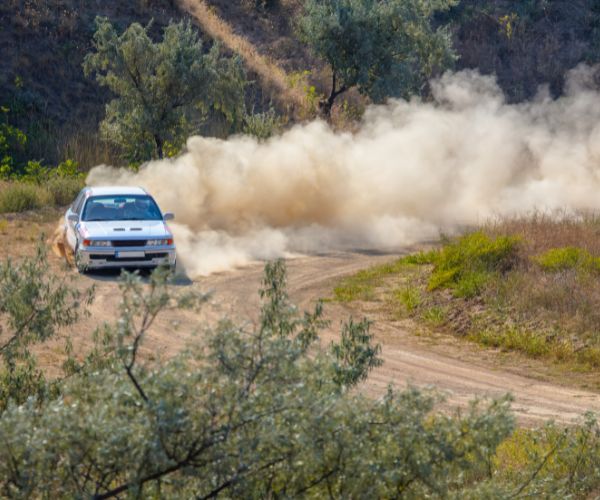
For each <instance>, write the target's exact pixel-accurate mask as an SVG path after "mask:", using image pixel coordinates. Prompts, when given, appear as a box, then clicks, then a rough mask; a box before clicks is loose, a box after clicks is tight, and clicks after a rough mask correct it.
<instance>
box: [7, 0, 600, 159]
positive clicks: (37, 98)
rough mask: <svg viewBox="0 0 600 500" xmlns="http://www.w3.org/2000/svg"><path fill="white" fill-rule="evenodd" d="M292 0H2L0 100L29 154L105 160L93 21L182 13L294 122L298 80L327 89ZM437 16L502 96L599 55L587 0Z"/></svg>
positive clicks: (592, 5)
mask: <svg viewBox="0 0 600 500" xmlns="http://www.w3.org/2000/svg"><path fill="white" fill-rule="evenodd" d="M301 10H302V1H301V0H277V1H271V2H266V3H265V5H262V4H261V3H260V2H253V1H250V0H237V1H231V0H208V1H203V0H178V1H175V0H138V1H135V2H126V3H124V2H109V1H102V2H101V1H87V2H82V1H78V0H52V1H51V0H40V1H35V2H34V1H26V0H10V1H7V2H2V4H1V5H0V22H1V23H2V29H1V30H0V50H1V51H2V54H3V57H2V58H0V104H2V105H3V106H5V107H8V108H10V116H9V120H10V122H11V123H13V124H15V125H17V126H19V127H21V128H23V129H24V130H25V131H26V132H27V133H28V136H29V139H30V141H29V145H28V148H27V152H26V154H24V156H26V157H27V158H37V159H44V160H45V161H46V162H48V163H57V162H58V161H61V160H63V159H64V158H66V157H71V158H74V159H75V160H77V161H79V162H80V163H81V164H83V165H84V166H86V167H87V166H91V165H93V164H95V163H99V162H108V161H111V160H113V159H114V158H113V154H112V152H111V150H110V148H109V147H107V146H106V145H105V144H103V143H101V142H100V140H99V139H98V137H97V134H96V131H97V124H98V122H99V121H100V120H101V119H102V117H103V113H104V104H105V103H106V102H107V100H108V98H109V95H108V93H107V91H106V90H105V89H101V88H99V87H98V86H97V85H96V83H95V82H94V81H92V80H90V79H86V78H85V77H84V75H83V72H82V69H81V63H82V60H83V58H84V56H85V54H86V53H87V52H89V50H90V48H91V45H90V41H91V37H92V35H93V31H94V18H95V17H96V16H97V15H100V16H107V17H108V18H109V19H111V21H112V22H114V23H115V24H116V25H117V26H118V27H120V28H125V27H126V26H128V25H129V24H130V23H132V22H134V21H137V22H140V23H142V24H147V23H148V22H150V21H151V20H152V21H153V34H155V35H156V36H157V37H158V36H159V35H160V33H161V31H162V29H163V27H164V26H165V25H166V24H167V23H168V22H169V21H170V20H172V19H173V20H179V19H183V18H191V19H192V20H193V22H194V23H196V24H197V25H198V26H199V28H200V31H201V32H202V34H203V37H204V39H205V40H206V41H207V46H208V45H210V43H212V41H213V39H217V40H219V41H220V42H222V43H223V45H224V46H225V47H226V48H227V49H228V50H229V51H230V52H232V53H233V52H235V53H238V54H239V55H240V56H241V57H242V59H243V60H244V62H245V65H246V67H247V70H248V73H249V75H248V76H249V79H250V80H251V81H253V82H254V84H253V85H251V86H250V88H249V89H248V92H247V94H248V107H249V108H250V109H255V110H259V111H260V110H262V109H266V108H268V107H269V106H271V105H274V106H275V107H276V108H277V110H278V111H279V112H280V113H283V114H286V115H288V116H289V118H290V119H291V120H292V121H293V120H296V119H298V118H301V119H302V118H306V117H307V115H306V114H305V113H304V114H302V113H298V109H299V108H300V107H301V106H302V101H303V99H304V98H305V94H306V88H307V85H309V84H310V85H315V88H316V92H317V93H324V92H326V91H327V85H328V81H329V74H328V70H327V68H326V66H325V64H324V63H323V62H322V61H319V60H318V59H317V58H315V57H314V56H313V55H311V53H310V52H309V50H308V49H307V47H305V46H304V45H303V44H302V43H300V42H299V41H298V39H297V37H296V34H295V19H296V17H297V15H298V14H299V13H300V12H301ZM436 22H438V23H440V24H448V26H449V30H450V31H451V33H452V38H453V41H454V45H455V49H456V52H457V54H458V56H459V57H458V59H457V62H456V69H463V68H474V69H478V70H479V71H480V72H482V73H484V74H495V75H497V77H498V80H499V83H500V85H501V87H502V89H503V90H504V91H505V93H506V95H507V97H508V99H509V100H510V101H513V102H515V101H522V100H525V99H529V98H531V97H533V96H534V95H535V94H536V92H537V90H538V88H539V86H540V85H542V84H548V87H549V89H550V91H551V93H552V94H553V95H555V96H556V95H560V93H561V92H562V90H563V85H564V75H565V73H566V72H567V71H568V70H569V69H571V68H573V67H575V66H576V65H577V64H579V63H580V62H590V63H594V62H596V61H597V59H598V54H599V52H598V47H599V40H600V37H599V33H600V31H599V27H600V7H598V6H597V3H596V2H593V1H591V0H576V1H565V0H558V1H553V2H538V1H528V2H516V1H509V0H486V1H484V2H481V1H477V0H463V1H462V2H460V3H459V4H458V5H457V6H456V7H454V8H452V9H451V10H450V11H449V12H447V13H445V14H443V15H441V16H439V17H438V18H437V19H436Z"/></svg>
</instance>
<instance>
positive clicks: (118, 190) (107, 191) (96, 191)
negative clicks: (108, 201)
mask: <svg viewBox="0 0 600 500" xmlns="http://www.w3.org/2000/svg"><path fill="white" fill-rule="evenodd" d="M86 194H87V196H110V195H119V196H125V195H132V194H135V195H140V194H142V195H147V194H148V193H147V192H146V190H145V189H142V188H141V187H137V186H101V187H89V188H86Z"/></svg>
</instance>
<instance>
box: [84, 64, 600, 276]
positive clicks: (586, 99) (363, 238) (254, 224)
mask: <svg viewBox="0 0 600 500" xmlns="http://www.w3.org/2000/svg"><path fill="white" fill-rule="evenodd" d="M593 74H594V71H593V70H592V69H591V68H587V67H583V66H582V67H578V68H576V69H575V70H573V71H572V72H571V74H570V76H569V81H568V84H567V88H566V93H565V95H564V96H563V97H561V98H559V99H556V100H553V99H551V98H550V97H549V94H548V92H546V91H544V89H540V92H539V94H538V96H537V98H536V99H535V100H533V101H532V102H528V103H524V104H507V103H506V101H505V99H504V96H503V94H502V92H501V90H500V89H499V87H498V86H497V84H496V82H495V80H494V79H493V78H492V77H485V76H481V75H480V74H478V73H476V72H472V71H466V72H460V73H455V74H446V75H445V76H443V77H442V78H441V79H440V80H438V81H436V82H434V83H433V84H432V85H433V99H432V101H431V102H422V101H420V100H417V99H415V100H412V101H410V102H407V101H402V100H393V101H390V102H389V103H388V104H387V105H384V106H372V107H370V108H369V109H368V110H367V112H366V114H365V117H364V120H363V122H362V124H361V125H360V127H359V129H358V130H357V131H356V132H354V133H352V134H351V133H340V132H335V131H333V130H332V129H331V128H330V127H329V126H328V125H327V124H325V123H324V122H322V121H315V122H312V123H308V124H304V125H297V126H295V127H294V128H292V129H291V130H289V131H287V132H286V133H284V134H283V135H281V136H278V137H274V138H272V139H270V140H268V141H266V142H257V141H256V140H254V139H252V138H249V137H243V136H236V137H233V138H230V139H228V140H218V139H213V138H203V137H191V138H190V139H189V140H188V142H187V152H185V153H184V154H182V155H181V156H180V157H178V158H176V159H172V160H162V161H154V162H150V163H148V164H147V165H145V166H144V167H143V168H142V169H140V171H139V172H138V173H133V172H131V171H127V170H123V169H115V168H112V167H108V166H98V167H95V168H94V169H92V170H91V172H90V174H89V177H88V184H90V185H107V184H126V185H140V186H143V187H145V188H146V189H148V190H149V192H150V193H152V194H153V195H154V196H155V198H156V199H157V201H158V202H159V204H160V205H161V207H162V209H163V210H165V211H173V212H175V213H176V223H175V224H172V226H171V227H172V230H173V232H174V234H175V238H176V243H177V245H178V250H179V252H180V259H181V260H182V261H183V263H184V265H185V268H186V271H187V272H188V274H190V275H191V276H198V275H206V274H209V273H211V272H215V271H221V270H226V269H230V268H232V267H235V266H240V265H244V264H246V263H248V262H249V261H253V260H256V259H270V258H274V257H277V256H285V255H291V254H294V253H303V252H315V251H326V250H333V249H348V248H363V249H364V248H376V249H380V250H388V249H394V248H397V247H402V246H405V245H408V244H413V243H416V242H418V241H422V240H425V239H430V238H436V237H437V236H438V235H439V232H440V231H444V232H448V233H451V232H453V231H455V230H456V229H457V228H460V227H463V226H465V225H472V224H476V223H478V222H481V221H483V220H485V219H487V218H489V217H491V216H497V215H510V214H515V213H522V212H526V211H530V210H533V209H537V210H549V211H551V210H573V211H575V210H590V209H591V210H595V209H599V208H600V93H599V92H598V91H597V90H595V89H594V85H593Z"/></svg>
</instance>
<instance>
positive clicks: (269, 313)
mask: <svg viewBox="0 0 600 500" xmlns="http://www.w3.org/2000/svg"><path fill="white" fill-rule="evenodd" d="M28 279H34V278H33V277H29V278H28ZM122 290H123V302H122V306H121V314H120V316H121V317H120V319H119V321H118V322H117V323H116V325H115V326H114V327H107V329H106V330H105V331H103V332H102V335H101V336H100V337H101V338H102V341H101V342H100V343H99V344H98V345H97V346H96V348H95V349H94V351H93V352H92V353H90V355H89V356H88V357H87V358H86V359H85V360H83V361H82V362H77V361H76V360H74V359H71V360H70V364H69V371H68V373H69V374H70V375H69V376H68V377H67V378H66V379H64V380H63V381H61V382H59V383H57V384H56V392H58V396H55V395H53V394H51V393H44V394H40V395H39V396H37V397H33V396H32V397H31V398H29V399H28V400H27V401H26V402H25V403H24V404H21V405H20V406H18V405H17V404H16V402H15V403H12V404H10V405H9V407H8V409H6V410H5V411H4V412H3V413H2V414H1V416H0V439H1V440H2V443H3V446H2V447H1V449H0V491H2V494H3V495H6V496H11V497H14V496H16V497H31V496H85V497H90V496H94V497H96V498H108V497H113V496H117V495H123V494H132V495H142V496H147V495H150V496H152V495H167V496H182V497H183V496H185V497H189V496H190V495H191V496H197V497H199V498H210V497H215V496H217V495H219V494H224V495H227V496H245V497H265V496H320V495H324V494H328V493H330V494H332V495H334V496H344V497H346V496H351V497H365V496H367V497H373V496H385V497H387V496H391V495H393V494H395V493H397V492H399V491H400V492H402V493H403V494H404V495H408V496H422V495H427V494H434V495H439V494H443V492H445V491H448V489H449V488H451V487H452V488H454V487H459V488H460V487H463V486H465V473H473V474H475V473H476V472H477V471H478V470H479V469H480V464H481V463H482V461H485V462H489V460H490V454H491V453H493V450H495V449H496V447H497V446H498V445H499V444H500V442H502V440H503V439H504V438H505V437H506V436H508V435H509V434H510V432H511V430H512V428H513V419H512V417H511V416H510V414H509V410H508V403H507V401H499V402H494V403H491V404H490V405H489V406H488V407H485V408H480V407H477V406H473V407H472V408H471V409H470V411H469V412H467V414H466V415H464V416H461V417H449V416H444V415H441V414H437V413H434V412H433V411H432V410H433V408H434V404H435V402H436V397H435V396H434V395H432V394H427V393H421V392H419V391H417V390H407V391H404V392H400V393H396V392H392V391H390V392H389V393H388V394H387V396H386V397H385V398H384V399H382V400H379V401H374V400H371V399H368V398H365V397H362V396H360V395H358V394H356V393H355V392H354V391H348V389H349V388H351V387H352V386H353V385H355V384H356V383H357V382H358V381H360V380H362V379H363V378H364V377H365V376H366V374H367V373H368V372H369V370H370V369H371V368H372V367H373V366H375V365H377V364H378V358H377V352H378V350H377V348H376V347H373V346H371V341H372V338H371V336H370V334H369V333H368V323H366V322H358V323H348V324H347V325H346V327H345V328H344V331H343V332H342V341H341V342H340V343H339V344H335V345H332V346H331V347H330V348H329V349H320V348H319V347H318V346H317V344H316V341H317V333H318V331H319V329H320V328H321V327H322V326H323V321H322V319H321V307H320V306H317V308H316V309H315V311H314V312H312V313H304V315H301V314H299V313H298V312H297V310H296V309H295V307H293V306H292V305H291V304H290V302H289V300H288V298H287V295H286V292H285V269H284V267H283V264H282V263H275V264H271V265H268V266H267V268H266V274H265V282H264V289H263V290H262V292H261V294H262V296H263V300H264V305H263V308H262V311H261V314H260V321H259V323H258V325H257V326H256V327H255V328H250V327H248V326H245V327H239V326H236V325H234V324H233V323H231V322H228V321H223V322H221V323H220V324H219V325H218V326H217V327H216V329H214V330H212V331H208V332H206V334H205V335H204V336H203V338H202V339H198V341H197V344H196V345H194V346H191V347H190V348H189V349H188V350H187V351H186V352H185V353H182V354H181V355H179V356H177V357H176V358H174V359H172V360H170V361H168V362H166V363H164V364H158V363H153V362H145V361H143V360H142V359H141V357H140V354H141V353H140V348H141V344H142V343H143V341H144V337H145V335H146V333H147V331H148V329H149V328H150V326H151V325H152V324H153V322H154V320H155V318H156V317H157V316H158V314H159V313H160V312H161V311H162V310H164V309H166V308H169V307H182V306H188V307H189V306H197V305H198V304H199V303H201V302H202V301H203V300H204V298H205V297H203V296H195V295H191V294H188V295H183V296H178V297H175V296H173V295H171V292H170V291H169V289H168V288H166V287H165V281H164V275H162V274H156V275H153V276H152V278H151V280H150V285H149V286H146V285H144V284H143V283H142V282H141V281H140V279H139V278H138V277H135V276H126V278H125V280H124V282H123V284H122Z"/></svg>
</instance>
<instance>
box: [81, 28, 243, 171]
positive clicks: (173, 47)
mask: <svg viewBox="0 0 600 500" xmlns="http://www.w3.org/2000/svg"><path fill="white" fill-rule="evenodd" d="M150 28H151V25H148V26H146V27H143V26H141V25H140V24H138V23H133V24H131V25H130V26H129V28H127V29H126V30H125V31H124V32H123V33H122V34H121V35H119V34H118V33H117V31H116V30H115V28H114V27H113V26H112V24H111V23H110V22H109V21H108V19H106V18H97V19H96V33H95V34H94V41H93V45H94V49H95V51H94V52H91V53H89V54H88V55H87V56H86V58H85V61H84V65H83V67H84V71H85V74H86V75H87V76H90V75H92V74H95V75H96V79H97V81H98V82H99V83H100V85H102V86H106V87H108V88H109V89H110V90H111V91H112V92H113V93H114V94H115V95H116V96H117V97H116V98H115V99H113V100H112V101H111V102H110V103H109V104H108V105H107V106H106V118H105V119H104V121H103V122H102V124H101V132H102V134H103V136H104V137H105V138H106V139H107V140H109V141H111V142H113V143H115V144H117V145H119V146H120V147H121V148H123V150H124V151H125V154H126V157H127V158H128V159H129V160H130V161H132V162H139V161H143V160H147V159H150V158H152V157H158V158H162V157H163V156H164V155H165V153H166V150H167V149H171V150H172V149H175V150H177V148H179V147H181V146H182V145H183V143H184V141H185V139H186V138H187V137H188V135H190V134H192V133H198V132H199V131H200V127H201V125H202V124H203V123H204V121H205V120H206V119H207V117H208V116H211V115H213V114H218V115H220V116H221V117H222V118H223V119H224V120H225V121H226V122H227V123H228V124H229V126H230V127H231V126H232V124H236V122H237V121H241V120H242V119H243V116H244V111H245V106H244V87H245V85H246V80H245V74H244V70H243V67H242V65H241V62H240V60H239V59H238V58H225V57H222V56H221V54H220V48H219V47H218V46H217V45H214V46H213V47H212V48H211V50H209V51H208V52H206V53H205V52H204V50H203V47H202V42H201V41H200V40H199V38H198V34H197V32H196V30H195V29H194V28H193V27H192V25H191V24H190V23H189V22H180V23H171V24H169V25H168V26H167V27H166V28H165V30H164V36H163V40H162V41H161V42H157V43H155V42H153V41H152V40H151V38H150V36H149V31H150Z"/></svg>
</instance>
